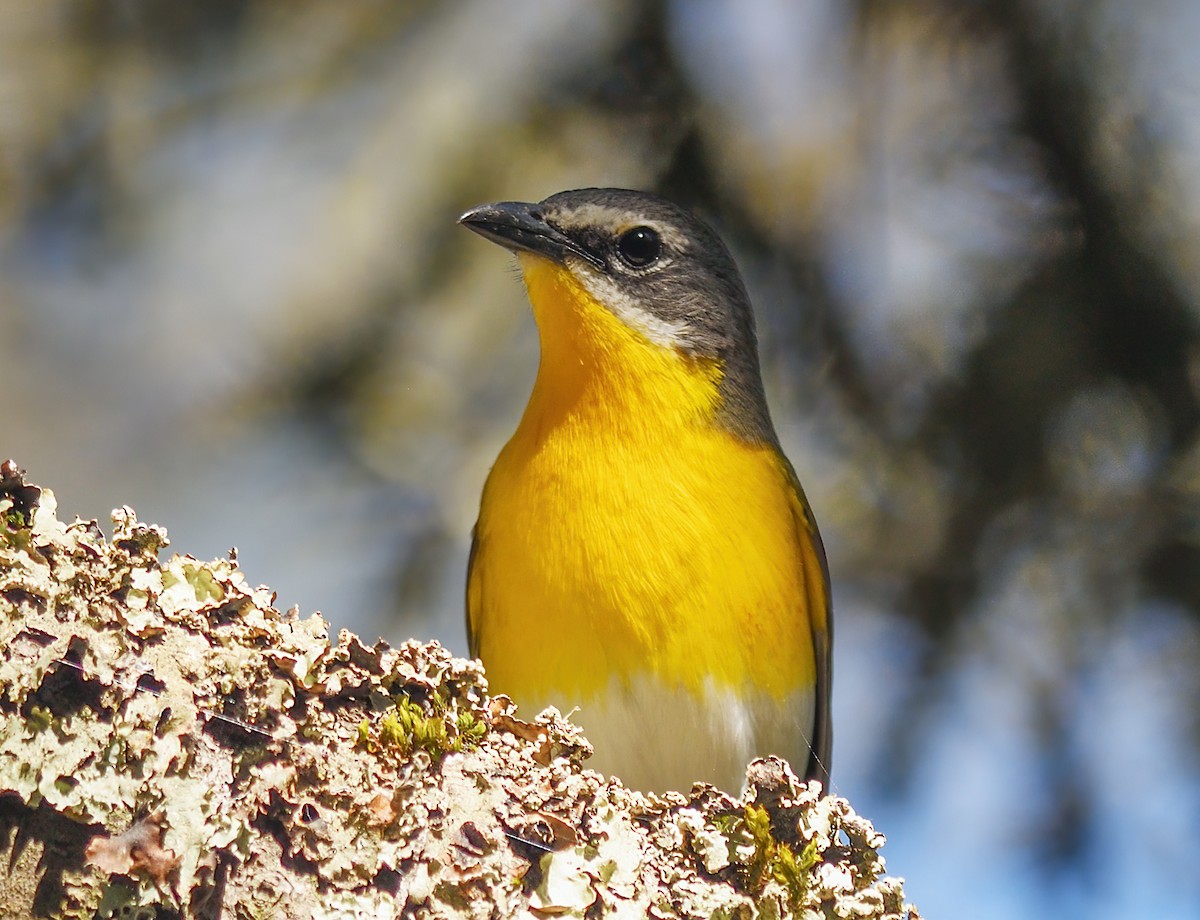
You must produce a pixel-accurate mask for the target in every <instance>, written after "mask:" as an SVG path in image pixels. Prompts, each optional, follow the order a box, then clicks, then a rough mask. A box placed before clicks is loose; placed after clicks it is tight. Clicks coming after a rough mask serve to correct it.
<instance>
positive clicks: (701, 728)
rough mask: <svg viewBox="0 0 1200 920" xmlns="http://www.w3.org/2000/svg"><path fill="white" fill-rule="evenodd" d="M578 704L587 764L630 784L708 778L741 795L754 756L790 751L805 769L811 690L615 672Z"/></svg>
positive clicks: (660, 786) (676, 786) (652, 786)
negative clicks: (688, 686)
mask: <svg viewBox="0 0 1200 920" xmlns="http://www.w3.org/2000/svg"><path fill="white" fill-rule="evenodd" d="M545 702H551V701H545ZM553 702H554V703H555V704H556V705H559V706H561V705H562V704H563V703H564V702H565V700H563V699H561V698H559V699H555V700H553ZM577 702H578V710H577V711H576V712H575V713H574V714H573V715H572V716H571V721H573V722H576V723H577V724H579V725H581V726H583V729H584V733H585V734H586V735H587V738H588V740H589V741H591V742H592V744H593V745H594V747H595V749H596V753H595V756H594V757H592V759H591V760H589V761H588V762H587V764H586V765H587V766H588V767H590V768H592V769H594V770H598V771H600V772H601V773H605V774H607V775H610V776H617V777H619V778H620V779H621V780H622V782H624V784H625V785H626V786H628V787H629V788H631V789H638V790H641V791H644V792H665V791H667V790H677V791H681V792H687V791H688V790H689V789H691V787H692V783H693V782H697V781H703V782H707V783H712V784H713V785H715V786H717V787H718V788H720V789H723V790H725V791H726V792H730V793H737V792H738V791H739V790H740V789H741V788H742V785H743V783H744V782H745V778H746V765H747V764H748V763H749V762H750V761H751V760H753V759H754V758H755V757H765V756H766V755H768V754H775V755H777V756H779V757H783V758H784V759H785V760H787V761H788V762H789V763H790V764H791V765H792V768H793V769H794V770H795V771H796V772H797V773H798V774H800V775H803V773H804V768H805V765H806V764H807V762H808V752H809V746H808V738H809V737H810V735H811V733H812V724H813V705H814V704H813V691H812V689H811V688H809V689H807V690H800V691H796V692H794V693H792V694H790V695H788V696H786V697H784V698H783V699H776V698H774V697H771V696H769V695H767V694H764V693H762V692H757V691H745V690H743V691H740V692H735V691H734V690H733V689H732V688H728V687H723V688H716V687H712V686H709V687H706V688H705V691H704V693H703V694H702V695H700V696H695V695H693V694H692V693H690V692H688V691H686V690H683V689H681V688H678V687H664V686H663V685H662V684H661V683H659V682H658V681H657V680H655V679H654V678H653V677H649V676H639V677H635V678H631V679H630V680H629V681H628V682H622V681H620V680H618V679H615V678H614V679H613V680H612V681H611V682H610V683H609V685H608V688H607V690H606V691H605V692H604V693H602V694H601V695H600V696H599V697H597V698H594V699H590V700H583V701H577ZM529 714H532V713H529V712H528V710H527V715H529Z"/></svg>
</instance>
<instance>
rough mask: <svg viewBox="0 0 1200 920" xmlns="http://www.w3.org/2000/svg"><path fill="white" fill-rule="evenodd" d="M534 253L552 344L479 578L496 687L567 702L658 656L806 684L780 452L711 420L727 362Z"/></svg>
mask: <svg viewBox="0 0 1200 920" xmlns="http://www.w3.org/2000/svg"><path fill="white" fill-rule="evenodd" d="M522 265H523V268H524V271H525V277H526V283H527V285H528V286H529V293H530V300H531V301H532V303H533V305H534V310H535V315H536V318H537V321H538V328H539V332H540V335H541V340H542V362H541V365H540V367H539V371H538V378H537V382H536V384H535V387H534V392H533V394H532V396H531V398H530V402H529V405H528V407H527V409H526V412H525V415H524V417H523V418H522V420H521V424H520V426H519V427H518V429H517V432H516V434H515V435H514V436H513V438H512V440H511V441H510V442H509V443H508V445H507V446H506V447H505V449H504V451H503V452H502V453H501V455H500V457H499V459H498V460H497V462H496V464H495V466H494V468H493V470H492V473H491V475H490V477H489V479H488V482H487V486H486V488H485V490H484V495H483V501H482V507H481V511H480V517H479V523H478V527H477V531H476V538H477V545H476V550H475V556H474V559H473V564H472V569H471V572H470V576H469V585H468V614H469V618H470V623H471V630H472V633H473V634H474V637H475V645H476V649H477V652H478V653H479V656H480V658H481V659H482V660H483V661H484V664H485V665H486V667H487V669H488V675H489V679H490V682H491V685H492V687H493V689H494V690H495V691H497V692H504V693H509V694H511V695H512V696H513V697H514V698H515V699H517V700H518V702H521V701H522V700H523V699H528V700H537V701H539V702H549V701H555V702H558V703H559V704H560V705H564V706H570V705H575V704H577V703H579V702H581V701H583V700H587V699H594V698H596V697H597V696H598V695H600V694H601V693H602V692H605V688H608V687H610V686H611V682H612V681H614V680H615V681H617V682H618V684H620V683H622V682H624V683H625V684H627V685H633V684H634V683H636V681H637V680H638V679H639V676H642V675H647V674H649V675H653V677H654V679H655V681H656V682H657V684H658V685H661V686H664V687H673V688H677V689H679V690H680V691H684V692H689V693H692V694H696V695H700V694H701V693H702V692H712V691H724V690H725V689H733V690H735V691H736V690H739V689H740V688H746V689H748V690H753V691H754V692H755V693H756V694H759V695H765V697H767V698H771V699H775V700H778V701H780V702H781V703H782V702H783V701H784V700H785V699H789V698H791V697H792V696H793V695H794V693H795V692H796V691H797V690H798V689H801V690H802V689H804V688H807V687H809V686H811V684H812V683H813V680H814V663H813V649H812V643H811V640H810V637H809V627H808V621H807V619H806V610H805V600H804V598H805V586H804V584H803V569H802V566H801V564H800V561H799V560H800V553H801V547H800V544H799V541H800V537H799V535H798V531H797V528H798V526H799V525H798V521H797V503H798V501H799V499H798V496H797V495H796V494H795V492H794V490H793V488H792V486H791V480H790V477H789V475H788V471H787V467H786V463H785V461H783V460H782V458H781V457H780V456H779V455H778V453H777V451H776V450H775V449H774V448H773V447H772V446H769V445H752V444H748V443H745V442H743V441H741V440H739V439H737V438H736V437H734V436H732V435H730V434H729V433H727V432H726V431H724V430H723V429H722V428H720V427H719V426H717V425H715V424H714V413H715V412H716V410H717V408H718V405H719V393H718V386H719V384H720V380H721V368H720V367H719V365H717V364H716V363H715V362H713V361H707V360H701V359H696V358H693V357H689V356H687V355H684V354H681V353H680V352H678V351H677V350H674V349H670V348H664V347H660V346H658V345H655V344H652V343H651V342H649V341H648V340H647V339H646V338H645V336H643V335H641V334H640V333H638V332H636V331H634V330H633V329H631V328H630V327H629V326H628V325H627V324H626V323H624V322H622V321H620V320H618V319H617V318H616V317H614V316H613V314H612V313H611V312H610V311H608V310H606V309H605V308H604V307H603V306H601V305H600V304H598V303H597V302H596V301H595V300H594V299H593V298H592V297H591V296H590V295H589V294H588V293H587V292H586V291H585V290H584V289H583V288H581V287H580V285H579V284H578V282H577V281H575V280H574V278H572V276H571V275H570V274H569V273H567V272H566V271H564V270H563V269H561V268H559V267H558V266H556V265H554V264H553V263H550V262H548V261H546V260H544V259H541V258H539V257H536V256H524V257H523V258H522ZM810 717H811V716H808V717H806V718H805V721H808V718H810ZM584 725H585V728H586V727H587V721H586V715H585V718H584Z"/></svg>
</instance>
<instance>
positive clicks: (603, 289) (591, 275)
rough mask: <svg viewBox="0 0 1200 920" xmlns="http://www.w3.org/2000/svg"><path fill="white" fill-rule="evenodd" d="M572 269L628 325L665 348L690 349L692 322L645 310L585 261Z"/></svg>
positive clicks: (591, 291)
mask: <svg viewBox="0 0 1200 920" xmlns="http://www.w3.org/2000/svg"><path fill="white" fill-rule="evenodd" d="M572 268H574V271H575V276H576V277H577V278H578V279H579V280H580V281H581V282H582V283H583V286H584V287H586V288H587V290H588V293H589V294H591V295H592V296H593V297H595V298H596V300H598V301H599V302H600V303H602V304H603V305H604V306H605V307H607V308H608V309H609V310H611V311H612V313H613V315H614V316H616V317H617V319H619V320H620V321H621V322H623V323H624V324H625V325H627V326H629V327H630V328H631V329H636V330H637V331H638V332H640V333H641V334H642V335H644V336H645V337H646V338H647V339H649V340H650V341H651V342H653V343H654V344H655V345H661V346H662V347H664V348H683V349H686V348H687V346H688V337H689V335H690V334H691V331H692V327H691V325H690V324H688V323H685V322H672V321H671V320H667V319H663V318H662V317H661V316H655V315H654V314H653V313H651V312H649V311H648V310H644V309H642V308H641V307H640V306H639V305H638V302H637V301H636V300H635V299H634V298H632V297H630V296H629V295H628V294H626V293H625V291H624V290H622V289H621V287H620V286H619V285H617V284H615V283H613V281H612V280H611V279H610V278H608V277H606V276H605V275H602V274H600V273H599V272H597V271H595V270H593V269H592V268H591V267H590V266H586V265H584V264H583V263H582V261H581V262H580V264H579V265H577V266H572Z"/></svg>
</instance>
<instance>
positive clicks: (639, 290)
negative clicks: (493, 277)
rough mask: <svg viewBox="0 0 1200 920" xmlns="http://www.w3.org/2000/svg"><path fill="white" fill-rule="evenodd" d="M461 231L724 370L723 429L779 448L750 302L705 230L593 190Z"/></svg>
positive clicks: (648, 203)
mask: <svg viewBox="0 0 1200 920" xmlns="http://www.w3.org/2000/svg"><path fill="white" fill-rule="evenodd" d="M460 223H462V224H463V225H464V226H466V227H468V228H469V229H471V230H474V231H475V232H476V233H479V234H481V235H482V236H485V237H487V238H488V239H490V240H492V241H494V242H496V243H499V244H500V245H501V246H504V247H505V248H507V249H511V250H513V251H526V252H532V253H536V254H538V255H541V256H544V257H546V258H549V259H553V260H554V261H556V262H558V263H560V264H562V265H563V266H565V267H566V268H568V269H569V270H570V271H571V272H572V274H574V275H575V276H576V277H577V278H578V279H579V281H580V282H581V283H582V284H583V285H584V286H585V287H587V289H588V290H589V291H590V292H591V293H592V295H593V296H594V297H595V298H596V299H597V300H598V301H599V302H601V303H603V304H604V305H605V306H606V307H607V308H608V309H610V310H611V311H612V312H613V313H614V314H615V315H616V316H617V317H618V318H619V319H621V320H622V321H624V322H625V323H627V324H628V325H629V326H631V327H633V328H634V329H637V330H639V331H640V332H642V333H643V334H645V335H646V336H647V337H648V338H650V339H652V340H654V341H656V342H657V343H658V344H660V345H664V346H668V347H673V348H677V349H679V350H680V351H682V352H685V353H687V354H691V355H697V356H700V357H706V358H713V359H716V360H717V361H719V362H720V363H721V365H722V368H723V374H724V376H723V379H722V382H721V386H720V393H721V398H722V408H721V412H720V421H721V423H722V424H723V425H724V426H725V427H726V428H728V429H729V430H730V431H731V432H732V433H734V434H736V435H738V436H739V437H741V438H744V439H746V440H748V441H755V442H769V443H775V442H776V438H775V432H774V429H773V428H772V426H771V420H770V416H769V415H768V412H767V404H766V399H765V397H764V395H763V388H762V378H761V373H760V370H759V363H758V343H757V339H756V337H755V333H754V314H753V311H752V310H751V307H750V299H749V297H748V296H747V294H746V289H745V286H744V285H743V284H742V279H741V276H740V275H739V274H738V270H737V266H736V265H735V264H734V261H733V257H732V256H731V255H730V254H729V250H728V249H726V248H725V244H724V243H722V242H721V239H720V237H718V236H717V234H716V233H715V232H714V231H713V230H712V228H711V227H709V226H708V224H706V223H705V222H704V221H702V220H700V219H699V218H697V217H695V216H694V215H692V214H690V213H689V212H687V211H685V210H684V209H683V208H680V207H679V206H677V205H675V204H672V203H671V202H669V201H667V200H666V199H664V198H659V197H658V196H657V195H651V194H648V193H646V192H637V191H631V190H628V189H611V188H608V189H600V188H591V189H578V190H575V191H569V192H559V193H558V194H557V195H551V196H550V197H549V198H547V199H545V200H544V201H540V202H538V203H536V204H531V203H526V202H518V201H504V202H499V203H497V204H490V205H483V206H481V207H478V208H474V209H472V210H470V211H468V212H467V213H466V214H464V215H463V216H462V217H461V218H460Z"/></svg>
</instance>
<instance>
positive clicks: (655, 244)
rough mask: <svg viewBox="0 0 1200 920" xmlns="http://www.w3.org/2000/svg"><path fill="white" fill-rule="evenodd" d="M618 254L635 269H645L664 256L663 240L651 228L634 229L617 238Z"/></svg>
mask: <svg viewBox="0 0 1200 920" xmlns="http://www.w3.org/2000/svg"><path fill="white" fill-rule="evenodd" d="M617 252H618V253H620V255H621V258H622V259H624V260H625V262H626V263H627V264H629V265H632V266H633V267H634V268H643V267H645V266H647V265H649V264H650V263H651V262H653V261H654V260H655V259H657V258H658V257H659V256H660V255H662V240H661V239H659V236H658V234H657V233H656V232H655V231H653V230H651V229H650V228H649V227H634V228H633V229H632V230H626V231H625V232H624V233H622V234H621V235H620V237H618V238H617Z"/></svg>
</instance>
